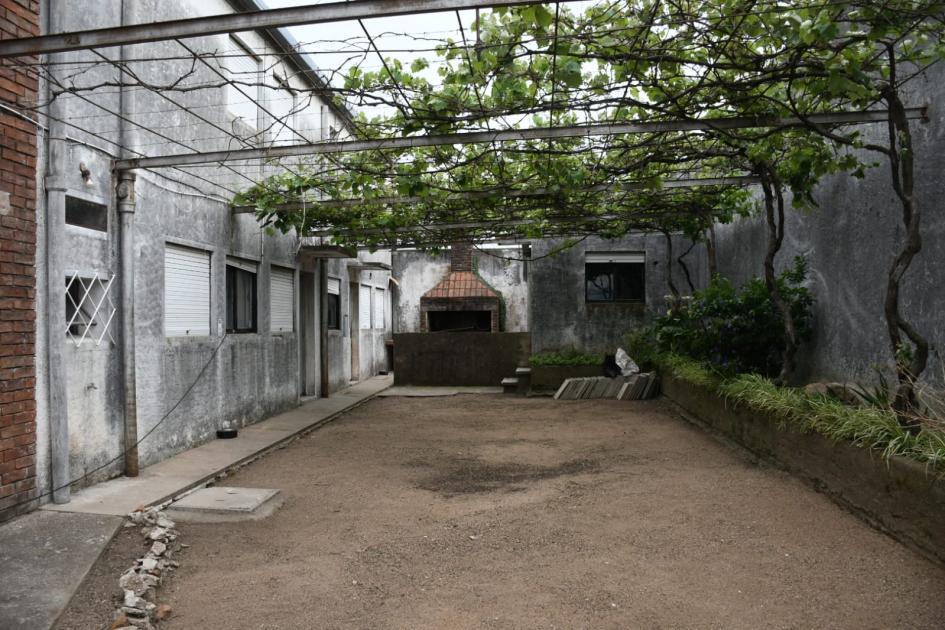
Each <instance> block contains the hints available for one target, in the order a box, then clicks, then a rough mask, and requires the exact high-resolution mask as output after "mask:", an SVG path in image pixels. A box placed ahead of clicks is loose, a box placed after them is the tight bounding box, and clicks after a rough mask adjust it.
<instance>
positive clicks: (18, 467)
mask: <svg viewBox="0 0 945 630" xmlns="http://www.w3.org/2000/svg"><path fill="white" fill-rule="evenodd" d="M38 34H39V2H38V1H37V0H0V38H2V39H8V38H17V37H30V36H34V35H38ZM37 88H38V85H37V80H36V77H35V75H34V74H32V73H27V72H25V71H23V70H20V69H16V68H11V67H10V66H9V64H7V63H5V64H4V65H2V66H0V102H2V103H3V105H5V106H7V107H12V108H14V109H17V108H18V106H20V105H27V106H28V105H31V104H33V103H35V101H36V92H37ZM24 111H28V110H24ZM36 132H37V129H36V128H35V126H34V125H33V124H32V123H30V122H29V121H27V120H24V119H23V118H21V117H18V116H16V115H13V114H10V113H9V112H8V111H5V110H3V109H0V133H2V135H0V522H2V521H5V520H8V519H10V518H12V517H13V516H16V515H17V514H21V513H23V512H25V511H27V510H29V509H32V508H33V507H35V504H36V502H35V501H33V500H32V499H34V498H35V497H36V496H37V494H38V490H37V488H36V390H35V385H36V378H35V376H36V373H35V369H36V368H35V354H36V308H35V306H36V302H35V299H36V288H35V286H36V274H35V267H34V264H35V252H36Z"/></svg>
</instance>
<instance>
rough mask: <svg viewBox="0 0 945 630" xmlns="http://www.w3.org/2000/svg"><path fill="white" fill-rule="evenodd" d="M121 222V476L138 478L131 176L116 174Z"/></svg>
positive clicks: (133, 232) (133, 239) (133, 195)
mask: <svg viewBox="0 0 945 630" xmlns="http://www.w3.org/2000/svg"><path fill="white" fill-rule="evenodd" d="M117 196H118V217H119V219H120V222H121V234H120V235H119V238H120V245H119V249H120V251H121V350H122V352H121V363H122V370H123V374H124V379H123V385H124V395H125V409H124V418H125V443H124V446H125V475H126V476H128V477H137V476H138V398H137V390H136V384H135V174H134V173H133V172H131V171H119V173H118V189H117Z"/></svg>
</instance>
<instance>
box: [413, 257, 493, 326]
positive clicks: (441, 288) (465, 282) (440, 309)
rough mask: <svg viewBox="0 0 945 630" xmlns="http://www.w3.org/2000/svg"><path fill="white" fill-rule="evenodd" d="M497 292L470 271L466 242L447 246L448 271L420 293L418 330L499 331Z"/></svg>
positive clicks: (471, 262) (471, 267)
mask: <svg viewBox="0 0 945 630" xmlns="http://www.w3.org/2000/svg"><path fill="white" fill-rule="evenodd" d="M501 300H502V298H501V296H500V295H499V294H498V293H496V291H495V290H493V289H492V288H491V287H490V286H489V285H487V284H486V283H485V282H483V281H482V280H481V279H480V278H479V277H478V276H476V274H475V273H473V248H472V244H470V243H455V244H453V246H452V247H451V248H450V271H449V273H448V274H447V275H446V277H445V278H443V279H442V280H440V281H439V282H438V283H437V284H436V286H434V287H433V288H432V289H430V290H429V291H427V292H426V293H424V294H423V295H422V296H421V297H420V330H421V331H422V332H441V331H444V332H445V331H485V332H499V324H500V322H499V311H500V304H501Z"/></svg>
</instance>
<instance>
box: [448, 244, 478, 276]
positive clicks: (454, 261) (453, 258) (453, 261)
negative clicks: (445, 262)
mask: <svg viewBox="0 0 945 630" xmlns="http://www.w3.org/2000/svg"><path fill="white" fill-rule="evenodd" d="M472 270H473V246H472V243H453V244H452V245H451V246H450V271H472Z"/></svg>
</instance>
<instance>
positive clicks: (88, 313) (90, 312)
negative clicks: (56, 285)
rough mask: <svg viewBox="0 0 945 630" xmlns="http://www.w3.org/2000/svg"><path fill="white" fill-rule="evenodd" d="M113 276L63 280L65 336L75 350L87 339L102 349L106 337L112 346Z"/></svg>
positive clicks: (74, 275)
mask: <svg viewBox="0 0 945 630" xmlns="http://www.w3.org/2000/svg"><path fill="white" fill-rule="evenodd" d="M114 281H115V276H111V275H106V276H100V275H99V274H97V273H95V274H92V276H91V277H82V276H80V275H79V274H78V273H74V274H72V275H71V276H66V335H67V336H68V337H69V339H71V340H72V341H73V342H74V343H75V345H76V346H80V345H81V344H82V342H83V341H85V340H86V339H88V340H89V341H94V342H95V345H97V346H98V345H101V344H102V341H103V340H104V339H105V337H106V336H107V337H108V338H109V339H110V340H111V341H112V342H114V341H115V338H114V337H113V336H112V333H111V329H110V326H111V323H112V321H113V320H114V319H115V314H116V313H117V312H118V309H116V308H115V302H114V300H113V299H112V294H111V291H110V289H111V288H112V285H113V284H114Z"/></svg>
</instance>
